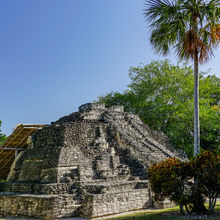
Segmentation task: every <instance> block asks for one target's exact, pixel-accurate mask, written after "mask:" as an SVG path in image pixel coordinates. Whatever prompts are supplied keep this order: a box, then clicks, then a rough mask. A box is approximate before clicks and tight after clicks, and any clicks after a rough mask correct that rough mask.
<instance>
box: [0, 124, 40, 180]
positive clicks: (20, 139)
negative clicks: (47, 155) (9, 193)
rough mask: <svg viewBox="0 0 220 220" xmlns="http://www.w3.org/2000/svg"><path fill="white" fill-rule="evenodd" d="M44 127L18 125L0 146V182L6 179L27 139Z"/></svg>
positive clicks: (26, 143) (26, 144) (24, 147)
mask: <svg viewBox="0 0 220 220" xmlns="http://www.w3.org/2000/svg"><path fill="white" fill-rule="evenodd" d="M42 127H44V125H32V124H19V125H18V126H16V128H15V129H14V131H13V133H12V134H11V135H10V136H9V137H8V138H7V139H6V141H5V142H4V143H3V145H1V146H0V180H4V179H6V178H7V176H8V173H9V171H10V167H11V165H12V163H13V162H14V160H15V157H16V155H17V154H18V153H19V152H21V151H22V150H24V149H26V148H27V146H28V137H29V136H30V135H32V134H33V133H34V132H35V131H36V130H38V129H41V128H42Z"/></svg>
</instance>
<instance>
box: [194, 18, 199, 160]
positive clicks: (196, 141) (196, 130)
mask: <svg viewBox="0 0 220 220" xmlns="http://www.w3.org/2000/svg"><path fill="white" fill-rule="evenodd" d="M192 22H193V25H192V27H193V31H194V32H195V34H196V35H198V16H193V18H192ZM198 57H199V52H198V48H197V46H195V51H194V156H195V157H196V156H197V154H199V153H200V126H199V60H198Z"/></svg>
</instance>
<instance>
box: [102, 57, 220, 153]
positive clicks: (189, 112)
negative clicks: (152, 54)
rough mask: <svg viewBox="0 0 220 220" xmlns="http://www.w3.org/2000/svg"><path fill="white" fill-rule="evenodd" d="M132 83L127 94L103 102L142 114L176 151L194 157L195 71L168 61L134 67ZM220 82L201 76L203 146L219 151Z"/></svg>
mask: <svg viewBox="0 0 220 220" xmlns="http://www.w3.org/2000/svg"><path fill="white" fill-rule="evenodd" d="M129 76H130V79H131V83H130V84H129V85H128V87H129V89H128V90H126V91H125V92H123V93H118V92H111V93H109V94H107V95H105V96H102V97H99V101H100V102H103V103H105V104H106V106H107V107H108V106H112V105H124V107H125V111H128V112H132V113H135V114H138V115H139V116H140V118H141V119H142V120H143V121H144V122H145V123H146V124H148V125H149V126H150V127H151V128H153V129H155V130H162V131H163V132H164V133H165V134H166V135H167V136H168V137H169V139H170V141H171V144H172V146H173V147H175V148H181V149H184V150H185V151H186V153H187V155H188V156H189V157H191V156H192V154H193V69H192V68H191V67H188V66H187V65H186V64H184V65H183V66H182V67H181V66H178V65H172V64H170V62H169V61H168V60H165V61H155V62H152V63H150V64H148V65H141V66H138V67H131V68H130V71H129ZM219 83H220V79H219V78H218V77H216V76H211V75H207V74H204V73H200V110H201V111H200V121H201V147H202V149H209V150H214V149H217V148H219V146H220V140H219V130H220V125H219V123H218V122H219V121H220V109H219V108H218V103H219V99H220V88H219V86H218V85H219Z"/></svg>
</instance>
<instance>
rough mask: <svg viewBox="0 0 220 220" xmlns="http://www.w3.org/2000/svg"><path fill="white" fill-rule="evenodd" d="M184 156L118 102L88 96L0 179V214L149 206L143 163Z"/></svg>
mask: <svg viewBox="0 0 220 220" xmlns="http://www.w3.org/2000/svg"><path fill="white" fill-rule="evenodd" d="M168 157H177V158H179V159H181V160H185V159H187V158H186V155H185V154H184V152H182V151H177V150H174V149H173V148H172V147H171V146H170V143H169V141H168V139H167V137H166V135H164V134H163V133H162V132H158V131H153V130H152V129H150V128H149V127H148V126H147V125H146V124H144V123H143V122H142V121H141V120H140V118H139V117H138V116H137V115H133V114H130V113H126V112H124V110H123V106H113V107H110V108H105V105H104V104H100V103H88V104H84V105H82V106H80V107H79V111H78V112H75V113H72V114H70V115H68V116H65V117H63V118H61V119H59V120H58V121H56V122H52V123H51V125H48V126H46V127H44V128H43V129H41V130H38V131H37V132H36V133H35V134H34V135H33V137H32V143H31V144H30V146H29V148H28V149H27V150H26V151H24V152H22V153H21V154H20V155H19V156H18V157H17V159H16V160H15V162H14V164H13V165H12V167H11V171H10V174H9V176H8V182H6V183H1V184H0V215H14V216H16V215H17V216H27V217H32V218H33V217H34V218H41V219H54V218H61V217H67V216H82V217H87V218H93V217H99V216H105V215H110V214H116V213H122V212H127V211H131V210H138V209H144V208H149V207H151V206H152V202H153V201H152V198H151V190H150V188H149V185H148V180H147V168H148V167H149V166H150V165H151V164H152V163H157V162H159V161H161V160H164V159H165V158H168Z"/></svg>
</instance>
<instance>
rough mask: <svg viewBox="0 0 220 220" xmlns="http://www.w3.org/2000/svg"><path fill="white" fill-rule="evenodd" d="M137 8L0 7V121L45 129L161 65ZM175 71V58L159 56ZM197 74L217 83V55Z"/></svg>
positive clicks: (140, 1)
mask: <svg viewBox="0 0 220 220" xmlns="http://www.w3.org/2000/svg"><path fill="white" fill-rule="evenodd" d="M144 7H145V6H144V0H19V1H18V0H1V1H0V80H1V86H0V93H1V101H0V102H1V106H0V120H1V121H2V127H1V129H2V132H3V133H5V134H7V135H9V134H10V133H11V132H12V129H13V128H14V127H15V126H16V125H17V124H19V123H33V124H38V123H40V124H49V123H50V122H51V121H55V120H57V119H58V118H60V117H62V116H64V115H67V114H69V113H71V112H75V111H77V109H78V106H80V105H82V104H85V103H87V102H92V101H93V100H95V99H96V98H97V96H100V95H104V94H106V93H108V92H111V91H120V92H122V91H123V90H125V89H126V85H127V84H128V83H129V78H128V69H129V67H130V66H137V65H139V64H140V63H141V62H142V63H145V64H148V63H150V62H151V61H153V60H159V59H164V57H162V56H158V55H155V54H154V53H153V50H152V47H151V46H150V44H149V41H148V37H149V36H148V29H147V25H146V23H145V18H144V16H143V10H144ZM166 58H169V59H170V60H171V61H172V62H173V63H174V64H176V59H175V55H174V54H173V55H172V56H167V57H166ZM203 68H205V69H208V68H211V70H212V73H213V74H216V75H218V76H219V77H220V70H219V69H220V49H218V50H216V52H215V58H213V59H212V60H211V61H210V62H209V63H208V64H206V65H205V66H204V67H203Z"/></svg>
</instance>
